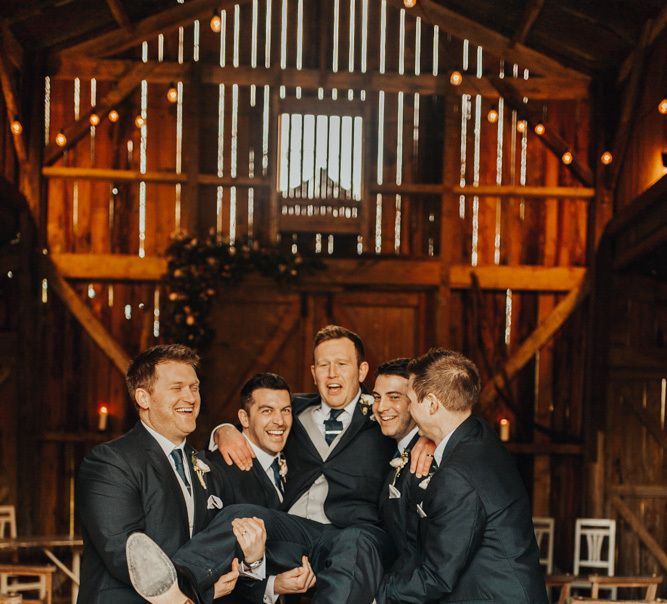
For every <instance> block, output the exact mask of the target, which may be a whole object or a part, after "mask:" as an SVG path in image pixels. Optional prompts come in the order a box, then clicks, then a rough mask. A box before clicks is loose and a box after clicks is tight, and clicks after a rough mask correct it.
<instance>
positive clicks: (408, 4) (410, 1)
mask: <svg viewBox="0 0 667 604" xmlns="http://www.w3.org/2000/svg"><path fill="white" fill-rule="evenodd" d="M416 5H417V0H403V6H405V8H414V7H415V6H416Z"/></svg>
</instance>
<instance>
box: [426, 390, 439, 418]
mask: <svg viewBox="0 0 667 604" xmlns="http://www.w3.org/2000/svg"><path fill="white" fill-rule="evenodd" d="M426 398H427V399H428V412H429V414H430V415H435V414H436V413H437V412H438V410H439V409H440V401H439V400H438V397H437V396H435V394H432V393H430V392H429V393H428V394H427V395H426Z"/></svg>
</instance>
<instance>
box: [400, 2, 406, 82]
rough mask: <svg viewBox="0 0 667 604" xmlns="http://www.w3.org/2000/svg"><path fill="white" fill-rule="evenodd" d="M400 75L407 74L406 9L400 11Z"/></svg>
mask: <svg viewBox="0 0 667 604" xmlns="http://www.w3.org/2000/svg"><path fill="white" fill-rule="evenodd" d="M398 23H399V26H398V75H403V74H404V73H405V9H404V8H402V9H401V10H400V11H399V20H398Z"/></svg>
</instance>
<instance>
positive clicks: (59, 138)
mask: <svg viewBox="0 0 667 604" xmlns="http://www.w3.org/2000/svg"><path fill="white" fill-rule="evenodd" d="M66 144H67V137H66V136H65V133H64V132H63V129H62V128H61V129H60V130H58V134H56V145H58V146H59V147H64V146H65V145H66Z"/></svg>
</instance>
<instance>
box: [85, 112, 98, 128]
mask: <svg viewBox="0 0 667 604" xmlns="http://www.w3.org/2000/svg"><path fill="white" fill-rule="evenodd" d="M88 121H89V122H90V125H91V126H97V125H98V124H99V123H100V116H99V115H97V113H91V114H90V117H89V118H88Z"/></svg>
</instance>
